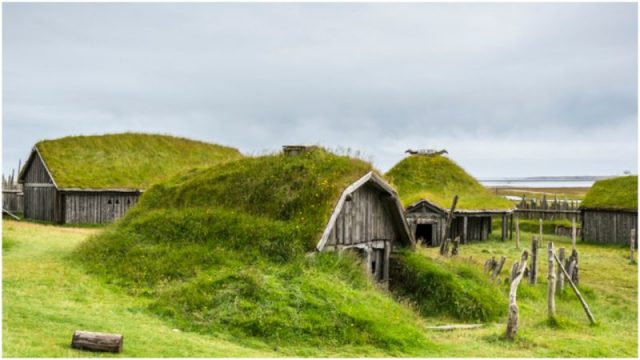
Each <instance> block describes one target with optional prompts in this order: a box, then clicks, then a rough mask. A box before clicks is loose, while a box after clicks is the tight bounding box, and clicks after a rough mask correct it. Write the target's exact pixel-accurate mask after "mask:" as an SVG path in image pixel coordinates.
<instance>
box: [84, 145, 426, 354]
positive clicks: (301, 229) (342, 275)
mask: <svg viewBox="0 0 640 360" xmlns="http://www.w3.org/2000/svg"><path fill="white" fill-rule="evenodd" d="M371 170H372V167H371V165H370V164H368V163H366V162H364V161H361V160H355V159H351V158H348V157H345V156H337V155H333V154H331V153H328V152H326V151H324V150H322V149H314V150H311V151H306V152H304V153H302V154H300V155H298V156H284V155H282V154H278V155H268V156H261V157H255V158H244V159H241V160H236V161H231V162H228V163H225V164H221V165H218V166H213V167H208V168H201V169H194V170H191V171H189V172H187V173H185V174H182V175H178V176H175V177H173V178H171V179H170V180H168V181H164V182H161V183H158V184H155V185H154V186H152V187H151V188H150V189H149V190H147V191H146V192H145V193H144V194H143V195H142V197H141V198H140V201H139V202H138V203H137V204H136V206H134V207H133V208H132V209H131V210H130V211H129V212H127V214H126V215H125V216H124V218H122V219H121V220H120V221H118V222H117V223H116V224H114V225H113V226H112V227H111V228H109V229H107V230H106V231H105V232H103V233H101V234H99V235H97V236H96V237H93V238H92V239H90V240H88V241H87V242H85V243H83V244H82V245H81V248H80V249H79V250H78V256H79V257H80V258H81V259H82V260H83V262H84V263H85V264H86V266H87V267H88V269H89V270H90V271H92V272H93V273H97V274H100V275H101V276H104V277H106V278H107V279H108V281H110V282H112V283H115V284H117V285H119V286H121V287H123V288H125V289H127V290H128V291H130V292H132V293H133V294H136V295H145V296H148V298H149V302H150V303H151V310H152V311H154V312H156V313H157V314H159V315H160V316H162V317H164V318H167V317H168V318H171V319H173V320H175V321H176V322H177V323H178V324H179V326H180V328H181V329H184V330H185V331H198V332H204V333H216V334H218V333H226V334H231V335H230V336H235V337H242V338H251V337H258V338H263V339H268V342H269V343H270V344H273V345H274V346H275V345H282V344H287V345H288V346H291V345H292V344H302V345H304V346H316V345H319V344H326V343H331V344H334V345H336V346H337V345H345V346H357V345H362V344H369V345H371V346H374V347H376V348H378V347H379V348H383V349H386V350H388V351H392V350H398V349H403V350H401V351H407V349H408V348H411V347H416V346H429V345H428V343H427V344H426V345H425V341H426V338H425V336H424V334H423V333H422V332H421V331H420V330H419V329H418V328H417V326H416V325H415V324H416V321H415V320H414V318H415V313H412V312H410V311H409V309H408V308H404V307H402V306H401V305H400V304H398V303H395V302H394V301H393V299H392V298H391V297H390V296H388V295H386V294H384V293H382V292H379V291H377V290H376V289H375V287H374V285H373V284H370V282H369V281H368V275H367V274H366V272H365V271H364V270H363V267H362V265H361V263H359V262H358V260H357V259H356V258H355V257H353V256H351V255H350V254H349V253H348V252H346V253H344V254H342V255H338V254H336V253H316V254H314V255H313V256H305V255H306V253H307V251H309V250H313V249H314V248H315V246H316V244H317V242H318V240H319V239H320V237H321V234H322V231H323V230H324V227H325V225H326V223H327V221H328V219H329V216H330V214H331V212H332V210H333V208H334V206H335V204H336V203H337V201H338V199H339V196H340V194H341V192H342V191H343V190H344V189H345V188H346V187H347V186H348V185H349V184H351V183H353V182H354V181H356V180H357V179H359V178H360V177H362V176H363V175H365V174H366V173H368V172H369V171H371ZM380 329H392V330H391V331H386V330H385V331H381V330H380ZM397 353H398V352H396V354H397Z"/></svg>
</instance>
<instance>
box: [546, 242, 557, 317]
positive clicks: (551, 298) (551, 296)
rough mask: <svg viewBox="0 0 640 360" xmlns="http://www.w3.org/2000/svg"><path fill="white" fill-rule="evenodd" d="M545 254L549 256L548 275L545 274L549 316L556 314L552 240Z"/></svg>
mask: <svg viewBox="0 0 640 360" xmlns="http://www.w3.org/2000/svg"><path fill="white" fill-rule="evenodd" d="M547 255H548V257H549V275H548V276H547V310H548V313H549V318H553V317H554V316H555V315H556V271H555V269H554V266H553V260H554V259H553V258H554V256H555V254H554V253H553V242H551V241H549V244H548V245H547Z"/></svg>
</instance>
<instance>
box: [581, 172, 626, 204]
mask: <svg viewBox="0 0 640 360" xmlns="http://www.w3.org/2000/svg"><path fill="white" fill-rule="evenodd" d="M580 207H582V208H583V209H602V210H630V211H637V209H638V176H637V175H635V176H622V177H617V178H613V179H606V180H600V181H597V182H596V183H595V184H593V186H592V187H591V189H590V190H589V192H588V193H587V195H586V196H585V198H584V200H583V201H582V204H581V205H580Z"/></svg>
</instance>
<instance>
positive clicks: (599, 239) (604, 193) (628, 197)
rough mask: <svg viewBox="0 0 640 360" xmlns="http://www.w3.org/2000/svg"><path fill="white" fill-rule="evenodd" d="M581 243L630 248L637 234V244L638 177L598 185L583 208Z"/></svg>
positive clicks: (618, 179) (601, 182) (587, 197)
mask: <svg viewBox="0 0 640 360" xmlns="http://www.w3.org/2000/svg"><path fill="white" fill-rule="evenodd" d="M580 210H581V213H582V240H583V241H586V242H594V243H609V244H629V242H630V241H631V232H632V231H635V239H636V246H637V244H638V242H637V239H638V176H623V177H618V178H613V179H607V180H600V181H597V182H596V183H595V184H593V186H592V187H591V189H590V190H589V192H588V193H587V195H586V196H585V198H584V200H583V201H582V204H580Z"/></svg>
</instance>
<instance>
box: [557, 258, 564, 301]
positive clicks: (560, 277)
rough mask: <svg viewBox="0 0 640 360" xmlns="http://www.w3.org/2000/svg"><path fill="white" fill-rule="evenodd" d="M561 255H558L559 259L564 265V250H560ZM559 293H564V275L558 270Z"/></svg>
mask: <svg viewBox="0 0 640 360" xmlns="http://www.w3.org/2000/svg"><path fill="white" fill-rule="evenodd" d="M559 252H560V253H559V254H558V258H560V263H561V264H564V248H560V251H559ZM557 281H558V292H560V293H562V292H563V291H564V274H563V273H562V270H560V268H558V278H557Z"/></svg>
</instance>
